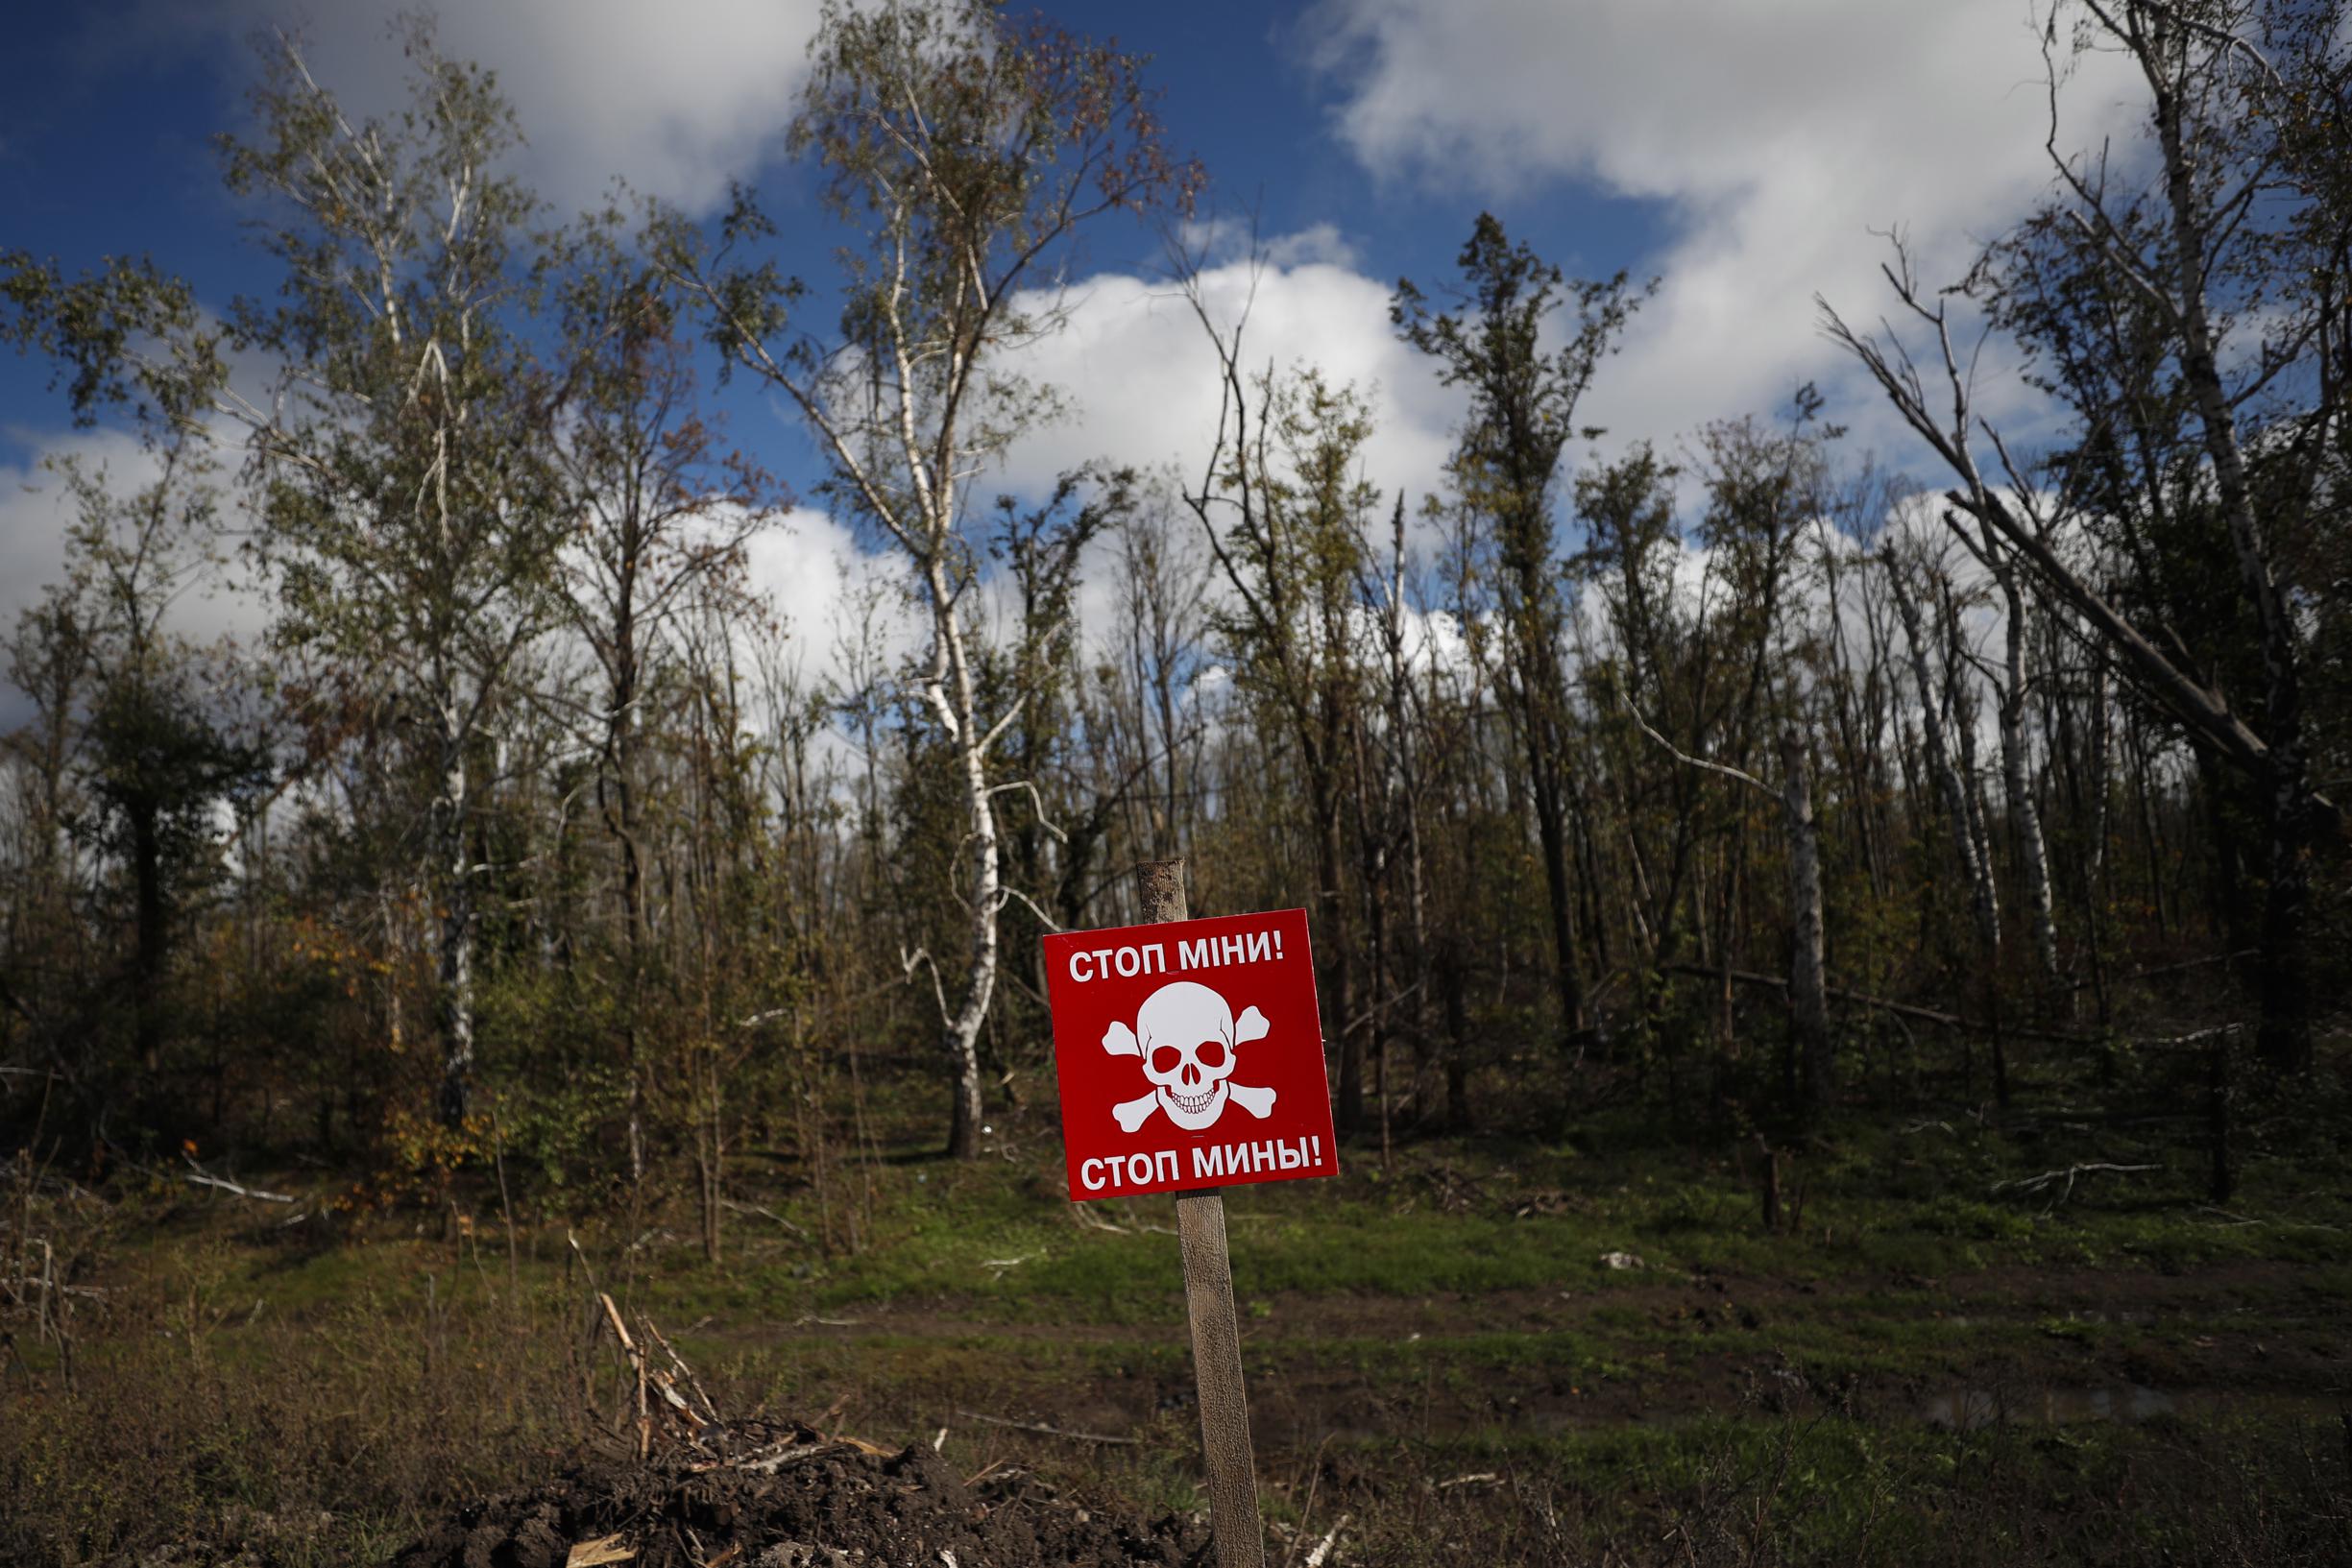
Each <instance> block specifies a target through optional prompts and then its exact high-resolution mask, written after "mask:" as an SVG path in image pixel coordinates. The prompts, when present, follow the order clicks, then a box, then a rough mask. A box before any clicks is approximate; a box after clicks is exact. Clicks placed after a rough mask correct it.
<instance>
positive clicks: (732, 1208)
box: [718, 1197, 809, 1242]
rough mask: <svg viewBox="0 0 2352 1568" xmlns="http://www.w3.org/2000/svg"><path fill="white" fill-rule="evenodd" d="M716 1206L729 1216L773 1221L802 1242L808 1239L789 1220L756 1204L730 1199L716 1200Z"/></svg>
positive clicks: (806, 1233)
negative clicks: (745, 1216)
mask: <svg viewBox="0 0 2352 1568" xmlns="http://www.w3.org/2000/svg"><path fill="white" fill-rule="evenodd" d="M718 1206H719V1207H720V1208H722V1209H724V1210H726V1211H727V1212H728V1213H729V1214H756V1215H758V1216H759V1217H760V1218H763V1219H773V1220H774V1221H775V1222H776V1223H777V1224H779V1225H782V1226H783V1227H784V1228H785V1229H786V1230H788V1231H790V1232H791V1233H792V1234H793V1235H795V1236H797V1237H799V1238H800V1239H801V1240H802V1241H804V1242H805V1241H807V1240H808V1239H809V1233H808V1232H807V1231H805V1230H803V1229H801V1228H800V1227H799V1226H798V1225H795V1224H793V1223H792V1222H791V1221H790V1220H789V1219H787V1218H785V1217H784V1216H782V1215H780V1214H778V1213H777V1212H776V1211H775V1210H773V1209H769V1208H764V1207H762V1206H761V1205H760V1204H757V1203H738V1202H736V1201H735V1199H733V1198H731V1197H722V1198H720V1199H719V1200H718Z"/></svg>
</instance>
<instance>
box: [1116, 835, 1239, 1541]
mask: <svg viewBox="0 0 2352 1568" xmlns="http://www.w3.org/2000/svg"><path fill="white" fill-rule="evenodd" d="M1135 885H1136V888H1137V890H1138V891H1139V892H1141V893H1142V895H1143V917H1144V919H1145V920H1147V921H1155V922H1156V921H1163V920H1182V919H1184V918H1186V913H1185V901H1184V862H1183V861H1181V860H1146V861H1145V862H1144V863H1143V864H1142V865H1140V866H1137V867H1136V868H1135ZM1176 1235H1177V1237H1178V1239H1179V1243H1180V1244H1181V1246H1182V1248H1183V1252H1184V1306H1185V1311H1186V1314H1187V1315H1189V1316H1190V1317H1191V1319H1192V1336H1193V1378H1194V1383H1195V1387H1197V1388H1198V1389H1199V1391H1200V1450H1201V1456H1202V1458H1203V1459H1204V1460H1205V1461H1206V1463H1207V1467H1208V1478H1209V1533H1210V1535H1211V1537H1212V1538H1213V1539H1214V1540H1215V1542H1216V1545H1217V1564H1218V1568H1266V1526H1265V1522H1264V1521H1263V1520H1262V1519H1261V1518H1260V1517H1259V1516H1258V1477H1257V1461H1256V1459H1255V1457H1254V1456H1253V1455H1252V1454H1251V1452H1250V1448H1249V1395H1248V1393H1247V1392H1245V1391H1244V1389H1243V1387H1242V1337H1241V1323H1240V1320H1239V1319H1238V1317H1237V1316H1236V1315H1235V1314H1234V1311H1233V1264H1232V1260H1231V1259H1230V1258H1229V1257H1228V1256H1227V1255H1226V1253H1225V1202H1224V1196H1223V1195H1222V1194H1220V1193H1219V1192H1218V1191H1217V1189H1215V1188H1213V1187H1211V1188H1205V1189H1202V1190H1201V1191H1199V1192H1192V1193H1178V1194H1176Z"/></svg>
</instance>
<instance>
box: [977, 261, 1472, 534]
mask: <svg viewBox="0 0 2352 1568" xmlns="http://www.w3.org/2000/svg"><path fill="white" fill-rule="evenodd" d="M1328 238H1329V236H1328V235H1327V234H1324V233H1322V232H1321V231H1314V232H1311V233H1310V234H1308V235H1305V236H1297V237H1294V239H1286V240H1277V241H1275V242H1273V245H1272V246H1270V247H1269V253H1270V255H1284V254H1287V255H1294V256H1297V255H1303V254H1306V253H1311V251H1312V249H1313V247H1315V246H1317V245H1321V244H1324V243H1327V242H1328ZM1200 290H1201V298H1202V300H1203V301H1204V302H1205V303H1206V304H1207V306H1208V309H1209V313H1210V315H1211V317H1212V318H1213V319H1214V320H1215V321H1217V322H1218V324H1219V325H1220V326H1221V328H1224V329H1227V330H1229V329H1230V328H1231V327H1232V326H1233V325H1234V324H1236V323H1239V322H1242V321H1243V319H1244V317H1245V315H1246V316H1247V326H1246V327H1245V328H1244V334H1243V338H1242V361H1243V364H1244V366H1245V367H1246V368H1247V369H1248V370H1249V371H1250V372H1252V373H1255V372H1257V371H1261V370H1264V369H1266V368H1267V367H1269V366H1271V367H1273V370H1274V371H1275V372H1276V373H1277V374H1282V373H1287V372H1289V371H1291V370H1293V369H1295V368H1297V367H1298V366H1300V365H1312V366H1314V367H1316V368H1317V369H1319V370H1320V371H1321V373H1322V374H1323V376H1324V377H1325V379H1326V380H1328V381H1329V382H1331V383H1332V384H1333V385H1340V384H1347V383H1352V384H1353V385H1354V387H1355V388H1356V390H1357V391H1358V392H1359V393H1360V394H1362V395H1364V396H1365V397H1367V398H1369V399H1370V404H1371V412H1372V416H1373V419H1374V422H1375V429H1374V434H1373V436H1372V439H1371V441H1370V444H1369V446H1368V449H1367V451H1366V454H1365V462H1366V472H1367V475H1368V477H1370V480H1371V481H1372V483H1374V484H1375V485H1378V486H1379V487H1380V489H1381V491H1382V493H1383V495H1388V496H1393V495H1394V494H1395V493H1396V492H1397V491H1398V490H1399V489H1402V490H1403V491H1404V492H1405V494H1406V497H1407V501H1406V504H1407V506H1408V507H1416V506H1418V497H1419V496H1420V495H1422V494H1423V493H1425V492H1428V491H1431V490H1435V489H1436V488H1437V487H1438V484H1439V481H1440V478H1441V476H1442V472H1443V468H1444V463H1445V457H1446V453H1447V452H1448V451H1449V450H1450V449H1451V447H1452V430H1453V427H1454V424H1455V422H1456V421H1457V420H1458V419H1459V417H1460V411H1459V408H1458V406H1457V400H1456V399H1455V398H1454V397H1453V395H1452V394H1450V393H1448V392H1446V391H1445V390H1444V389H1443V387H1441V386H1439V384H1438V382H1437V378H1436V377H1435V376H1434V375H1433V374H1430V370H1429V367H1428V364H1427V361H1426V360H1425V359H1424V358H1423V356H1422V355H1420V354H1419V353H1418V352H1416V351H1415V350H1413V349H1411V348H1410V347H1408V346H1406V345H1405V344H1403V343H1400V342H1398V341H1397V339H1396V337H1395V334H1394V332H1393V331H1392V330H1391V329H1390V326H1389V318H1388V307H1389V287H1388V285H1387V284H1385V283H1380V282H1376V281H1374V280H1373V279H1371V278H1370V277H1364V276H1363V275H1362V274H1360V273H1356V272H1353V271H1351V270H1349V269H1348V268H1347V267H1346V266H1343V265H1338V264H1334V263H1332V262H1329V261H1321V260H1302V261H1297V262H1296V263H1294V264H1292V265H1288V266H1285V265H1280V264H1275V263H1273V262H1271V261H1270V263H1269V264H1268V265H1267V266H1266V268H1265V269H1264V270H1263V271H1262V272H1261V273H1259V274H1258V275H1257V276H1256V277H1255V278H1254V280H1253V279H1252V277H1251V269H1250V267H1249V264H1248V263H1247V262H1242V261H1232V262H1227V263H1224V265H1221V266H1216V267H1212V268H1210V269H1208V270H1207V271H1206V272H1204V273H1203V274H1202V275H1201V277H1200ZM1023 369H1024V372H1025V373H1026V374H1030V375H1031V376H1033V377H1035V378H1036V379H1038V380H1040V381H1042V382H1045V383H1047V384H1049V385H1051V386H1053V387H1054V388H1055V389H1056V390H1057V391H1058V392H1059V393H1060V394H1061V396H1062V398H1064V400H1065V402H1066V404H1067V406H1068V410H1069V417H1068V418H1067V419H1066V420H1064V421H1063V422H1058V423H1055V424H1053V425H1050V426H1047V427H1045V428H1041V429H1039V430H1036V431H1034V432H1032V433H1031V434H1030V435H1029V436H1027V437H1025V438H1024V439H1023V440H1022V441H1021V442H1020V443H1019V444H1018V445H1017V446H1015V447H1014V448H1013V450H1012V451H1011V452H1010V453H1008V454H1007V458H1006V465H1005V471H1004V474H1003V478H1004V480H1005V482H1006V483H1007V484H1009V485H1011V486H1012V487H1013V488H1015V489H1018V490H1023V491H1028V492H1032V493H1034V492H1037V491H1041V490H1043V489H1045V488H1046V487H1048V486H1050V485H1051V484H1052V483H1053V480H1054V477H1055V474H1057V473H1060V472H1062V471H1064V470H1069V469H1073V468H1076V467H1078V466H1079V465H1080V464H1083V463H1086V462H1089V461H1093V460H1096V459H1102V460H1105V461H1108V462H1111V463H1116V464H1121V465H1132V466H1134V467H1138V468H1155V467H1159V466H1161V465H1164V464H1169V463H1174V464H1175V465H1176V469H1177V471H1178V472H1179V473H1180V474H1181V475H1182V476H1183V478H1184V481H1185V483H1187V484H1188V485H1189V484H1197V483H1198V482H1199V479H1200V472H1201V466H1202V464H1204V463H1205V462H1206V461H1207V459H1208V454H1209V448H1210V446H1212V445H1213V443H1214V442H1215V440H1216V435H1217V416H1218V408H1219V390H1220V389H1219V381H1218V374H1219V373H1218V361H1217V353H1216V350H1215V348H1214V347H1213V346H1212V345H1211V343H1210V341H1209V338H1208V335H1207V333H1206V332H1205V331H1204V330H1203V328H1202V326H1201V325H1200V321H1199V320H1198V319H1197V318H1196V317H1195V316H1194V314H1193V309H1192V306H1191V305H1190V304H1189V303H1187V302H1186V301H1185V299H1184V297H1183V296H1182V294H1181V293H1180V292H1178V290H1177V289H1176V287H1175V285H1174V284H1172V283H1169V282H1166V281H1164V280H1158V281H1155V280H1151V279H1146V278H1140V277H1123V276H1116V275H1109V276H1103V277H1095V278H1091V279H1089V280H1088V281H1086V282H1084V283H1082V284H1079V286H1078V287H1077V289H1076V290H1075V291H1074V292H1073V295H1072V297H1071V311H1070V319H1069V323H1068V326H1066V328H1065V329H1064V330H1062V331H1061V332H1059V333H1056V334H1055V335H1054V336H1053V337H1050V338H1048V339H1046V340H1044V341H1043V342H1041V343H1039V344H1037V345H1035V346H1034V347H1033V348H1031V350H1028V362H1027V363H1026V364H1025V365H1024V367H1023Z"/></svg>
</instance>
